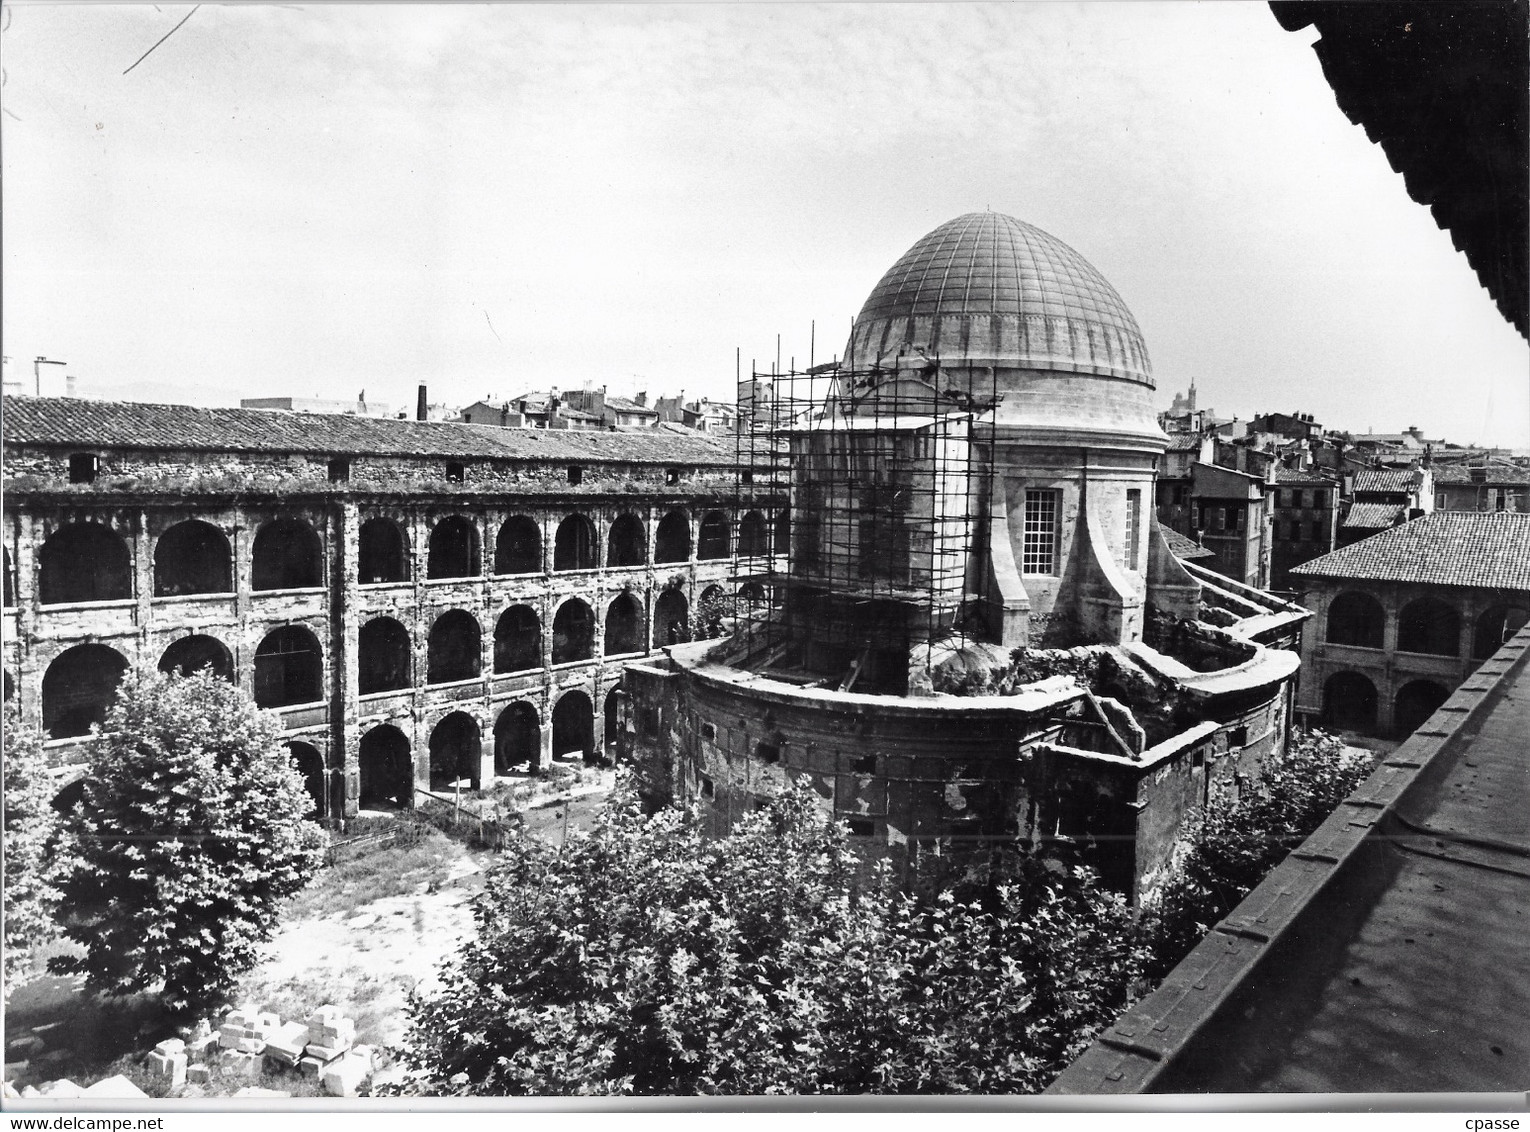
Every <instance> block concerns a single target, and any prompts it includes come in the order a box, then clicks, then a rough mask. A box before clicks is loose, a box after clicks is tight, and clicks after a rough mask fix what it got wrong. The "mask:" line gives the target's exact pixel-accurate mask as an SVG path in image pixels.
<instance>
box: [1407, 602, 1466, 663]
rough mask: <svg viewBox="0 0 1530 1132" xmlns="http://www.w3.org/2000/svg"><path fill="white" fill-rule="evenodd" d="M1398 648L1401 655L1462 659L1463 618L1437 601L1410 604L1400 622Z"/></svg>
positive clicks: (1450, 607) (1448, 606) (1453, 609)
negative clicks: (1430, 655) (1410, 654)
mask: <svg viewBox="0 0 1530 1132" xmlns="http://www.w3.org/2000/svg"><path fill="white" fill-rule="evenodd" d="M1397 648H1398V651H1400V652H1422V653H1431V654H1433V655H1435V656H1460V655H1461V615H1460V614H1459V613H1457V612H1456V610H1455V608H1454V607H1453V606H1450V605H1447V604H1446V603H1445V602H1443V601H1441V600H1439V599H1438V598H1433V597H1422V598H1419V599H1418V600H1417V601H1410V602H1409V603H1408V604H1407V605H1405V606H1403V609H1402V613H1401V614H1400V615H1399V616H1398V618H1397Z"/></svg>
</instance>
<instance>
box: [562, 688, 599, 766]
mask: <svg viewBox="0 0 1530 1132" xmlns="http://www.w3.org/2000/svg"><path fill="white" fill-rule="evenodd" d="M552 725H553V757H554V758H568V757H569V756H570V755H579V756H581V757H583V759H584V760H585V761H586V762H591V761H593V760H594V759H596V758H597V757H598V752H597V751H596V750H595V708H594V707H593V706H592V705H591V704H590V697H589V696H587V695H585V694H584V693H583V692H564V693H563V695H562V697H561V698H560V699H559V700H558V703H557V705H556V706H555V707H554V708H553V718H552Z"/></svg>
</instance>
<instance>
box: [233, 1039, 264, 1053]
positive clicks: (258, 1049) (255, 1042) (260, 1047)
mask: <svg viewBox="0 0 1530 1132" xmlns="http://www.w3.org/2000/svg"><path fill="white" fill-rule="evenodd" d="M234 1048H235V1049H236V1050H238V1051H239V1052H240V1053H263V1052H265V1048H266V1042H265V1039H264V1038H258V1037H252V1038H240V1039H239V1044H238V1045H236V1046H235V1047H234Z"/></svg>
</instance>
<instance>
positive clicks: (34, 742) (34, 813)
mask: <svg viewBox="0 0 1530 1132" xmlns="http://www.w3.org/2000/svg"><path fill="white" fill-rule="evenodd" d="M57 792H58V784H57V783H56V782H55V781H54V780H53V778H52V776H51V775H49V773H48V763H47V759H46V758H45V757H44V756H43V749H42V737H41V736H40V735H39V734H38V733H37V730H36V728H33V727H28V726H25V725H24V724H23V723H22V722H21V717H20V715H19V714H18V713H17V712H16V711H15V709H7V710H6V713H5V1001H7V1002H9V1001H10V997H11V991H12V990H13V989H14V988H15V985H16V983H17V982H18V981H20V980H21V979H23V978H25V977H26V975H28V974H29V973H30V972H31V969H32V962H33V957H34V955H35V952H36V948H37V947H38V946H39V945H40V944H43V943H46V942H48V941H49V940H50V939H53V938H54V937H56V936H57V935H58V926H57V923H56V922H55V918H54V917H55V915H56V913H57V911H58V900H59V890H58V877H59V871H60V870H59V856H58V847H57V845H56V844H55V842H56V839H57V835H58V830H59V817H60V815H59V813H58V811H57V810H55V809H54V808H53V797H54V795H55V794H56V793H57Z"/></svg>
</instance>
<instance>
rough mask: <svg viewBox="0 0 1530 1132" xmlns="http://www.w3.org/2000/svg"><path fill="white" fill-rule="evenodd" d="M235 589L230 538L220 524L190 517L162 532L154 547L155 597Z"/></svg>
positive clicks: (220, 592) (217, 592) (228, 591)
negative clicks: (229, 545)
mask: <svg viewBox="0 0 1530 1132" xmlns="http://www.w3.org/2000/svg"><path fill="white" fill-rule="evenodd" d="M233 590H234V570H233V555H232V553H231V552H230V551H229V548H228V539H227V538H226V537H224V534H223V532H222V531H220V530H219V529H218V528H217V527H215V526H213V525H212V524H211V523H204V522H202V520H200V519H188V520H186V521H185V522H184V523H177V524H175V526H173V527H171V528H170V529H169V530H168V531H166V532H165V533H164V534H162V535H160V536H159V542H158V543H156V544H155V547H154V596H155V597H175V596H176V595H178V594H226V593H232V592H233Z"/></svg>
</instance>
